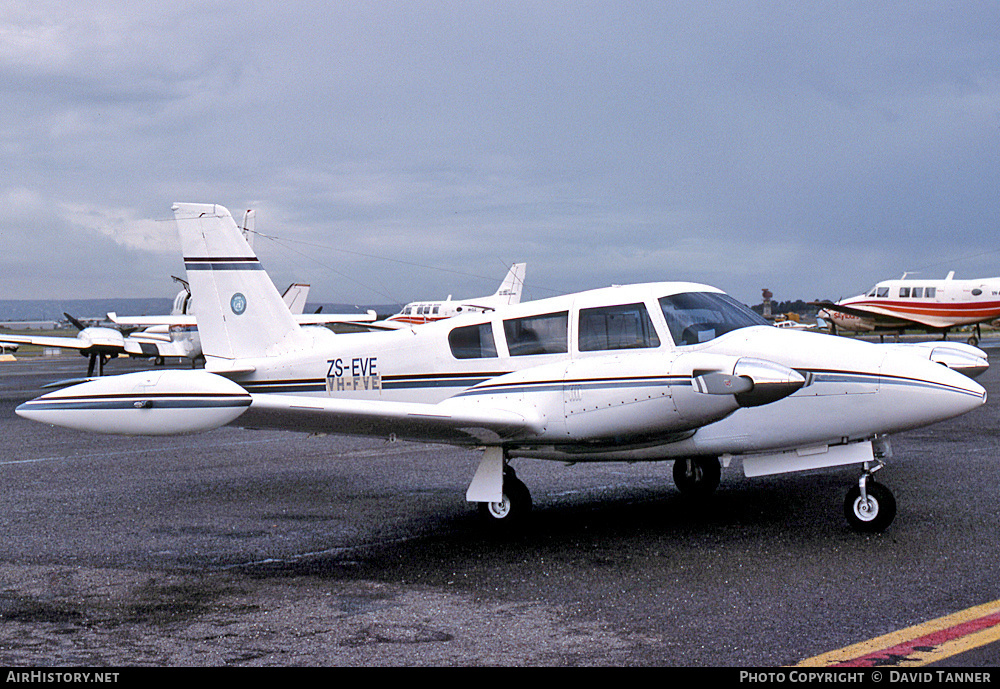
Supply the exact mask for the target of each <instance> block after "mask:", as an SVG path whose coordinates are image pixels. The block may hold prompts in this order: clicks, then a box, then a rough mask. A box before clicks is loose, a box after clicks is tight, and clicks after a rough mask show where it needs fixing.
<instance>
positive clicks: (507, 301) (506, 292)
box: [380, 263, 527, 328]
mask: <svg viewBox="0 0 1000 689" xmlns="http://www.w3.org/2000/svg"><path fill="white" fill-rule="evenodd" d="M526 265H527V264H525V263H515V264H514V265H512V266H511V267H510V270H509V271H507V276H506V277H505V278H504V279H503V281H502V282H501V283H500V287H499V289H497V291H496V292H494V293H493V294H492V295H490V296H488V297H479V298H478V299H470V300H465V299H463V300H459V301H452V298H451V295H450V294H449V295H448V298H447V299H445V300H443V301H442V300H438V301H414V302H410V303H409V304H407V305H406V306H404V307H403V308H402V310H400V312H399V313H397V314H396V315H394V316H389V318H387V319H385V320H384V321H382V322H381V323H380V325H383V326H389V327H397V328H407V327H410V326H413V325H423V324H424V323H433V322H434V321H439V320H442V319H445V318H451V317H452V316H457V315H459V314H463V313H483V312H486V311H492V310H493V309H495V308H497V307H499V306H510V305H511V304H518V303H520V302H521V291H522V289H523V288H524V270H525V266H526Z"/></svg>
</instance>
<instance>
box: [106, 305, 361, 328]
mask: <svg viewBox="0 0 1000 689" xmlns="http://www.w3.org/2000/svg"><path fill="white" fill-rule="evenodd" d="M376 318H377V316H376V314H375V312H374V311H372V310H370V309H369V310H368V312H367V313H300V314H296V315H295V319H296V320H297V321H298V323H299V325H324V324H335V323H372V322H374V321H375V319H376ZM108 319H109V320H111V321H112V322H113V323H117V324H118V325H138V326H144V327H145V326H153V325H179V326H188V327H191V326H197V325H198V320H197V318H195V315H194V314H178V315H176V316H119V315H118V314H117V313H114V312H111V313H109V314H108Z"/></svg>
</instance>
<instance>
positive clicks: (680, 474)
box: [674, 457, 722, 498]
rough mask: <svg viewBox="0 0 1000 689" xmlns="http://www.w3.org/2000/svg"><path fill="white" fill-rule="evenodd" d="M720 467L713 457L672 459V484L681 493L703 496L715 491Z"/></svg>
mask: <svg viewBox="0 0 1000 689" xmlns="http://www.w3.org/2000/svg"><path fill="white" fill-rule="evenodd" d="M721 478H722V468H721V467H720V466H719V460H718V459H717V458H715V457H687V458H685V459H676V460H674V484H676V486H677V490H679V491H680V492H681V494H682V495H684V496H686V497H691V498H705V497H708V496H709V495H711V494H712V493H714V492H715V489H716V488H718V487H719V480H720V479H721Z"/></svg>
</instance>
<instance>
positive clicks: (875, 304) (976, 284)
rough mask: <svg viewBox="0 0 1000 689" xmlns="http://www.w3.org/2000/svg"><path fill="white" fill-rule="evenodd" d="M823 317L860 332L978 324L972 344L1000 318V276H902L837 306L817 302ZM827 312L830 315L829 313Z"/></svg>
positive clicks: (931, 328) (946, 327) (975, 343)
mask: <svg viewBox="0 0 1000 689" xmlns="http://www.w3.org/2000/svg"><path fill="white" fill-rule="evenodd" d="M816 305H817V306H821V307H823V311H820V316H821V317H822V318H824V319H827V320H829V321H830V322H831V324H832V325H831V332H832V331H835V329H836V328H841V329H843V330H853V331H859V332H873V331H877V330H882V331H886V330H888V331H896V332H899V331H901V330H903V329H904V328H914V327H915V328H924V329H926V330H929V331H939V332H943V333H944V334H945V335H946V336H947V333H948V331H949V330H950V329H951V328H954V327H957V326H962V325H975V326H976V333H975V335H972V336H970V337H969V340H968V341H969V344H971V345H977V344H979V340H981V339H982V333H981V331H980V327H979V325H980V324H981V323H986V322H988V321H992V320H996V319H997V318H1000V278H996V277H994V278H973V279H969V280H956V279H955V272H954V271H952V272H950V273H948V276H947V277H946V278H944V279H943V280H940V279H938V280H930V279H926V278H924V279H918V278H913V277H909V278H908V277H907V275H906V274H905V273H904V274H903V277H901V278H899V279H896V280H883V281H882V282H880V283H878V284H877V285H875V286H874V287H872V288H871V289H870V290H868V291H867V292H866V293H865V294H859V295H858V296H856V297H850V298H849V299H841V300H840V301H838V302H836V303H831V302H816ZM824 311H825V313H824Z"/></svg>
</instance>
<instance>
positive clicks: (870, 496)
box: [844, 462, 896, 533]
mask: <svg viewBox="0 0 1000 689" xmlns="http://www.w3.org/2000/svg"><path fill="white" fill-rule="evenodd" d="M883 466H884V465H883V464H882V463H881V462H879V463H878V464H877V465H876V466H875V467H874V468H871V469H869V465H868V462H865V471H864V473H863V474H862V475H861V478H860V479H859V480H858V483H857V485H855V486H851V489H850V490H848V491H847V497H846V498H845V499H844V516H845V517H847V522H848V523H849V524H850V525H851V527H852V528H853V529H854V530H855V531H860V532H862V533H879V532H881V531H885V529H886V528H888V526H889V524H891V523H892V520H893V519H894V518H895V517H896V498H895V497H893V495H892V491H890V490H889V489H888V488H886V487H885V486H883V485H882V484H881V483H877V482H876V481H875V480H874V479H873V478H872V475H873V474H874V473H875V472H876V471H878V470H879V469H881V468H882V467H883Z"/></svg>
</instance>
